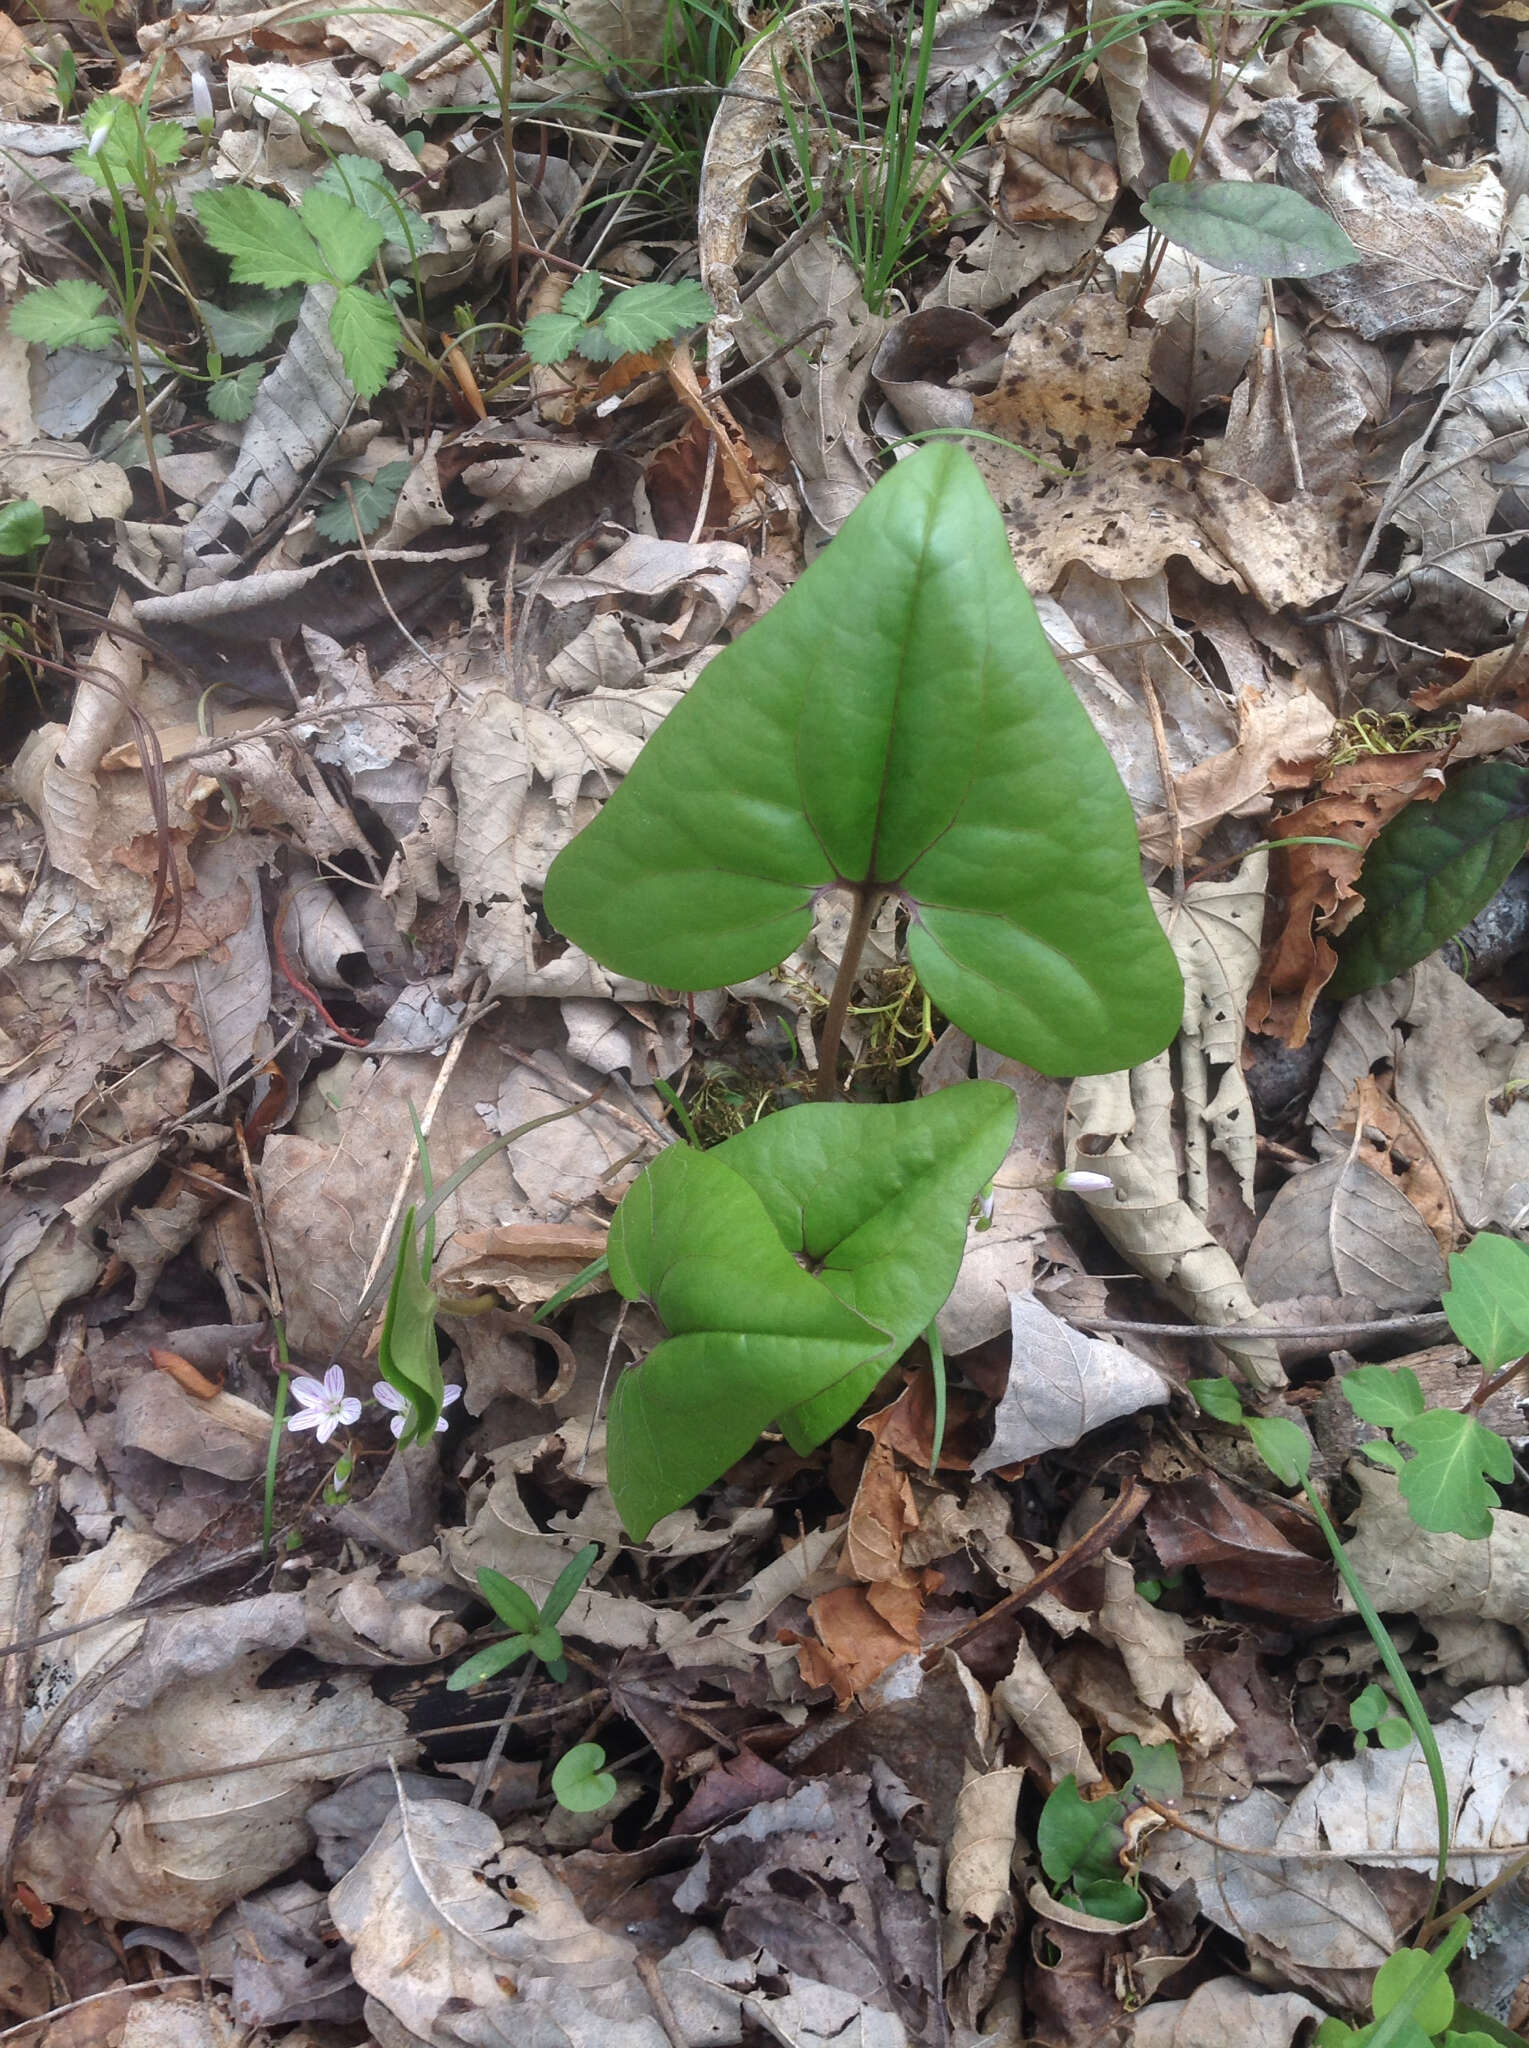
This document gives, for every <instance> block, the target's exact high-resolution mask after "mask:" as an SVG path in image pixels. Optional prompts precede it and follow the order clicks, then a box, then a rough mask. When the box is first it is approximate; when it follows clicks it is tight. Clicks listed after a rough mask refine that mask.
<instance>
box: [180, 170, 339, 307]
mask: <svg viewBox="0 0 1529 2048" xmlns="http://www.w3.org/2000/svg"><path fill="white" fill-rule="evenodd" d="M191 207H192V211H193V212H194V213H195V215H196V217H197V219H198V220H199V221H200V222H201V223H202V232H203V233H204V234H205V235H206V237H207V239H208V241H209V242H210V243H211V244H212V246H213V248H214V249H216V250H218V252H219V253H220V254H221V255H224V256H227V257H228V258H229V269H230V271H231V273H232V276H233V280H234V282H235V284H263V285H267V286H269V287H270V288H271V289H272V290H279V289H280V288H281V287H282V286H284V285H292V284H322V283H323V282H324V281H325V278H326V277H327V275H328V273H327V271H326V270H325V267H324V259H323V255H322V253H321V251H320V249H319V245H318V243H317V242H315V241H314V239H313V237H312V235H310V234H309V232H308V230H307V229H306V228H305V227H304V226H303V224H302V222H301V220H299V218H298V217H297V215H296V214H295V213H294V212H293V211H292V208H291V207H290V206H283V205H282V203H281V201H280V200H279V199H272V198H271V197H270V196H269V194H268V193H265V192H252V191H251V190H250V189H249V188H248V186H245V185H229V186H227V187H225V188H224V189H223V190H222V191H219V192H198V193H196V194H195V195H194V196H193V198H192V201H191Z"/></svg>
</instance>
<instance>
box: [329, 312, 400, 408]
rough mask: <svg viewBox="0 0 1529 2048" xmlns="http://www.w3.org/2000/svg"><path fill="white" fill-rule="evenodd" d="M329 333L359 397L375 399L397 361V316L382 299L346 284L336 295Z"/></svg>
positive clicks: (398, 341) (330, 316)
mask: <svg viewBox="0 0 1529 2048" xmlns="http://www.w3.org/2000/svg"><path fill="white" fill-rule="evenodd" d="M329 332H330V333H331V335H333V337H334V345H335V347H336V348H337V349H338V350H339V351H340V360H341V361H342V362H343V363H344V365H345V374H346V376H347V377H349V379H350V381H351V383H352V384H354V385H355V387H356V395H357V397H359V398H375V397H376V396H377V393H378V392H379V391H380V390H381V389H382V387H383V385H384V384H385V383H386V382H387V381H388V375H389V372H390V371H391V370H392V368H393V365H394V364H395V363H396V362H397V361H398V353H399V347H400V335H399V329H398V315H397V314H396V313H395V312H394V311H393V308H392V307H391V306H390V305H389V304H388V302H387V300H386V299H383V298H379V297H378V295H377V294H376V292H369V291H367V290H366V289H365V287H364V286H362V285H358V284H348V285H346V286H345V288H344V289H343V291H340V292H338V293H336V295H335V302H334V309H333V311H332V312H331V313H330V315H329Z"/></svg>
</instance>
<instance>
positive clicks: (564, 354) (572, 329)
mask: <svg viewBox="0 0 1529 2048" xmlns="http://www.w3.org/2000/svg"><path fill="white" fill-rule="evenodd" d="M589 331H590V330H589V329H588V327H586V326H585V324H584V322H583V321H582V320H580V319H577V318H576V317H575V316H574V315H573V314H572V313H537V314H534V315H533V316H532V318H531V319H529V320H528V321H527V322H526V325H525V331H524V333H523V334H522V335H521V337H520V338H521V341H522V342H523V343H524V344H525V351H526V354H527V355H528V356H529V357H530V358H531V360H532V362H533V363H540V364H542V365H543V367H546V366H548V365H550V364H552V363H563V362H566V361H567V360H568V358H569V357H570V356H571V355H573V354H574V352H575V350H576V348H577V345H578V341H579V338H580V336H581V335H585V334H588V333H589Z"/></svg>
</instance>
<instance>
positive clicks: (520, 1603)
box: [446, 1543, 614, 1810]
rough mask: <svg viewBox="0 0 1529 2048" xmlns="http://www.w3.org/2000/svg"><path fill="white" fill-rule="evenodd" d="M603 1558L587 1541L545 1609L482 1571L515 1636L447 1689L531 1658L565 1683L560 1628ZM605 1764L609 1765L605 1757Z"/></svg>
mask: <svg viewBox="0 0 1529 2048" xmlns="http://www.w3.org/2000/svg"><path fill="white" fill-rule="evenodd" d="M599 1555H600V1546H599V1544H598V1543H586V1544H585V1546H584V1548H583V1549H582V1550H581V1551H580V1552H579V1553H578V1555H577V1556H576V1557H573V1558H570V1559H569V1561H568V1563H567V1564H565V1565H564V1567H563V1569H562V1570H561V1571H560V1572H559V1573H558V1576H557V1583H556V1584H555V1585H554V1586H553V1588H552V1591H551V1592H550V1593H549V1594H548V1595H547V1598H546V1600H545V1602H544V1603H543V1605H542V1606H541V1607H538V1606H537V1604H536V1602H535V1601H534V1600H533V1599H532V1598H531V1595H530V1594H529V1593H528V1592H527V1591H526V1589H525V1588H524V1586H517V1585H516V1583H515V1581H514V1580H513V1579H507V1578H506V1577H505V1576H504V1573H503V1572H496V1571H490V1570H489V1569H488V1568H487V1567H486V1566H485V1567H482V1568H480V1570H479V1572H478V1586H479V1589H480V1591H481V1592H482V1594H483V1597H484V1599H485V1600H486V1601H487V1602H488V1604H489V1606H490V1607H492V1608H493V1610H494V1612H495V1613H496V1614H497V1615H498V1617H499V1619H500V1620H501V1621H502V1622H503V1623H504V1625H505V1627H506V1628H507V1629H509V1630H510V1631H511V1633H510V1634H509V1635H508V1636H506V1638H505V1639H504V1641H503V1642H501V1643H490V1644H489V1645H488V1647H487V1649H483V1650H479V1651H478V1652H477V1653H476V1654H475V1655H474V1656H471V1657H469V1658H468V1659H467V1662H466V1663H465V1664H459V1665H458V1666H457V1668H456V1670H455V1671H453V1672H452V1674H451V1676H450V1678H448V1679H447V1681H446V1690H447V1691H448V1692H465V1691H466V1690H467V1688H468V1687H469V1686H472V1685H482V1683H483V1681H484V1680H485V1679H487V1678H497V1677H498V1675H499V1673H500V1672H501V1671H506V1670H508V1669H509V1667H510V1665H512V1664H515V1663H518V1662H519V1661H520V1659H521V1658H522V1657H525V1656H531V1657H535V1658H537V1659H538V1660H539V1661H540V1662H541V1663H543V1664H545V1665H546V1667H547V1676H548V1677H549V1678H550V1679H552V1680H553V1681H554V1682H555V1683H556V1684H558V1685H561V1684H562V1683H563V1681H564V1679H565V1678H566V1677H567V1676H568V1663H567V1659H566V1658H565V1657H564V1655H563V1638H562V1637H561V1636H560V1635H559V1634H558V1631H557V1624H558V1623H559V1622H560V1621H561V1620H562V1618H563V1616H564V1615H565V1614H566V1613H567V1611H568V1604H569V1602H570V1601H571V1600H572V1599H573V1596H574V1594H575V1593H577V1592H578V1590H579V1588H580V1586H582V1585H583V1583H584V1581H585V1579H586V1578H588V1576H589V1571H590V1567H591V1566H592V1565H593V1563H594V1561H595V1559H596V1558H597V1557H598V1556H599ZM587 1746H588V1745H586V1747H587ZM600 1761H601V1762H602V1763H603V1762H604V1761H605V1759H604V1756H603V1755H602V1757H601V1759H600ZM613 1789H614V1787H613ZM596 1803H603V1802H596ZM581 1810H583V1809H581Z"/></svg>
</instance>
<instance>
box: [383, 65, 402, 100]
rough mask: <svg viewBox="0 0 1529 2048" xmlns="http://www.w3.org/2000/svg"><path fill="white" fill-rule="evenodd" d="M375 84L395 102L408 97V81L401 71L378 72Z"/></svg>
mask: <svg viewBox="0 0 1529 2048" xmlns="http://www.w3.org/2000/svg"><path fill="white" fill-rule="evenodd" d="M377 83H378V85H379V86H380V87H381V88H382V90H383V91H384V92H390V93H391V94H392V95H393V97H394V99H395V100H404V99H407V98H408V97H409V81H408V79H407V78H405V77H404V75H403V73H402V72H401V71H380V72H379V73H378V74H377Z"/></svg>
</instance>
